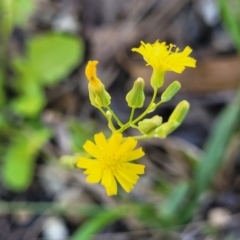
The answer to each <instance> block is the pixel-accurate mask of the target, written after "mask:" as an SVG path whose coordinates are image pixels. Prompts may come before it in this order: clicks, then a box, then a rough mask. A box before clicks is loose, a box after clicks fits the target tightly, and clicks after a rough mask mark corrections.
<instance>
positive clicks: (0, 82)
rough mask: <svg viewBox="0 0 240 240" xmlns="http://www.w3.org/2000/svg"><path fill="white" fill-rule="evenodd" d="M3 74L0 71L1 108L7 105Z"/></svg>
mask: <svg viewBox="0 0 240 240" xmlns="http://www.w3.org/2000/svg"><path fill="white" fill-rule="evenodd" d="M3 80H4V79H3V72H2V71H1V70H0V107H2V106H3V104H4V103H5V93H4V89H3Z"/></svg>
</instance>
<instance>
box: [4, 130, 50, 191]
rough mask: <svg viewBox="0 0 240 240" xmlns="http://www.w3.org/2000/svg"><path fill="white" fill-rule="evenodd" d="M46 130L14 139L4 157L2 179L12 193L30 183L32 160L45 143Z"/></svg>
mask: <svg viewBox="0 0 240 240" xmlns="http://www.w3.org/2000/svg"><path fill="white" fill-rule="evenodd" d="M49 136H50V133H49V131H48V130H47V129H39V130H38V131H35V132H27V131H26V132H23V133H20V134H19V135H18V136H16V137H15V142H13V143H12V145H11V146H10V147H9V148H8V151H7V153H6V155H5V157H4V159H3V160H4V164H3V167H2V177H3V181H4V183H5V184H6V186H7V187H8V188H9V189H11V190H13V191H16V192H18V191H23V190H25V189H26V188H27V187H28V186H29V185H30V183H31V181H32V177H33V173H34V160H35V156H36V154H37V152H38V150H39V149H40V147H41V146H42V145H43V144H44V143H45V142H46V141H47V139H48V138H49Z"/></svg>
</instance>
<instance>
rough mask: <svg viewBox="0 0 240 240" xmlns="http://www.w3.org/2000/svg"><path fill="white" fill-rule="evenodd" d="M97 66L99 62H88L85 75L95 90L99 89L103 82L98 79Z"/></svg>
mask: <svg viewBox="0 0 240 240" xmlns="http://www.w3.org/2000/svg"><path fill="white" fill-rule="evenodd" d="M97 64H98V61H96V60H94V61H88V64H87V66H86V68H85V74H86V77H87V79H88V81H89V84H90V85H91V87H93V88H97V87H99V86H100V85H101V80H100V79H99V78H98V77H97Z"/></svg>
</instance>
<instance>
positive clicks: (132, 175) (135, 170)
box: [77, 132, 145, 196]
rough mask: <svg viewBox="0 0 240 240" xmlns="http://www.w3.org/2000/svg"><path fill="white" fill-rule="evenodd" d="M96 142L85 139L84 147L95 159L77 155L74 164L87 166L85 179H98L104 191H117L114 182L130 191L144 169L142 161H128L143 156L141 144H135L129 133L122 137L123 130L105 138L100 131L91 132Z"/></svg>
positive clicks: (96, 181)
mask: <svg viewBox="0 0 240 240" xmlns="http://www.w3.org/2000/svg"><path fill="white" fill-rule="evenodd" d="M94 140H95V142H96V144H94V143H93V142H91V141H89V140H88V141H87V142H86V143H85V144H84V145H83V148H84V150H85V151H86V152H87V153H89V154H90V155H91V156H92V157H93V158H94V159H91V158H85V157H80V158H79V159H78V162H77V167H79V168H83V169H86V170H85V171H84V173H85V174H86V175H88V177H87V179H86V181H87V182H88V183H92V184H94V183H99V182H100V181H101V184H102V185H103V186H104V187H105V188H106V191H107V195H108V196H111V195H116V194H117V182H116V181H118V182H119V183H120V185H121V186H122V187H123V189H124V190H125V191H126V192H130V191H131V190H132V189H133V187H134V185H135V184H136V182H137V181H138V179H139V176H138V175H139V174H143V173H144V167H145V166H144V165H142V164H136V163H130V162H131V161H134V160H137V159H139V158H141V157H142V156H144V152H143V151H142V148H137V149H135V150H134V148H135V146H136V145H137V141H136V140H135V139H133V138H132V137H128V138H127V139H126V140H123V137H122V134H120V133H113V134H112V136H111V137H110V138H109V139H108V140H107V139H106V138H105V136H104V134H103V133H102V132H100V133H98V134H95V135H94Z"/></svg>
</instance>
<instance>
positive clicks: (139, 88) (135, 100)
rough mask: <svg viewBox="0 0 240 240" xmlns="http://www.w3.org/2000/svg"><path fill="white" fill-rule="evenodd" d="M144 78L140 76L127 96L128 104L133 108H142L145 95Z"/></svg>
mask: <svg viewBox="0 0 240 240" xmlns="http://www.w3.org/2000/svg"><path fill="white" fill-rule="evenodd" d="M144 84H145V83H144V80H143V79H142V78H138V79H137V80H136V81H135V82H134V84H133V88H132V89H131V91H130V92H129V93H128V94H127V96H126V101H127V103H128V106H129V107H131V108H141V107H142V106H143V103H144V100H145V95H144Z"/></svg>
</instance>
